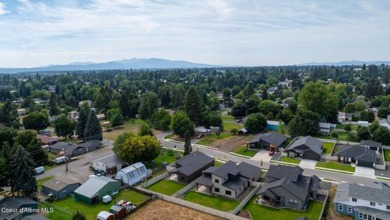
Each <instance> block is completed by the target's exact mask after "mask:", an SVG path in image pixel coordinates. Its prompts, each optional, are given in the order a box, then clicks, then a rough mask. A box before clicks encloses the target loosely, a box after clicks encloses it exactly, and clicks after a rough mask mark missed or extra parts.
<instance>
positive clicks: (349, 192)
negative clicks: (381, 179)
mask: <svg viewBox="0 0 390 220" xmlns="http://www.w3.org/2000/svg"><path fill="white" fill-rule="evenodd" d="M349 198H357V199H364V200H367V201H371V202H378V203H382V204H386V205H389V204H390V187H389V186H388V185H386V184H384V183H373V184H370V185H367V186H364V185H359V184H357V183H340V184H339V185H338V187H337V191H336V195H335V198H334V202H335V203H336V202H339V203H342V202H346V201H349Z"/></svg>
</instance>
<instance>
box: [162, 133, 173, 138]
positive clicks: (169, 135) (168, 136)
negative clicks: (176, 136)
mask: <svg viewBox="0 0 390 220" xmlns="http://www.w3.org/2000/svg"><path fill="white" fill-rule="evenodd" d="M172 137H173V134H168V135H167V136H165V137H164V139H171V138H172Z"/></svg>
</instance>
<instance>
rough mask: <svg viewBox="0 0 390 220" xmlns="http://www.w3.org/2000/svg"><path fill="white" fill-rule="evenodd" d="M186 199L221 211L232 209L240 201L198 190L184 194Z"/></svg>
mask: <svg viewBox="0 0 390 220" xmlns="http://www.w3.org/2000/svg"><path fill="white" fill-rule="evenodd" d="M184 200H186V201H189V202H193V203H197V204H199V205H203V206H207V207H210V208H213V209H218V210H221V211H230V210H233V209H235V208H236V207H237V206H238V204H239V203H238V201H235V200H230V199H226V198H223V197H220V196H211V195H206V194H203V193H198V192H194V191H191V192H188V193H186V194H185V195H184Z"/></svg>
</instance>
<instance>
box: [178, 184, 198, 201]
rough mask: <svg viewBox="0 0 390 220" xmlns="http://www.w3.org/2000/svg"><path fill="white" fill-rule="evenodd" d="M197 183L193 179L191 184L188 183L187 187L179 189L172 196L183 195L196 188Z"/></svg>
mask: <svg viewBox="0 0 390 220" xmlns="http://www.w3.org/2000/svg"><path fill="white" fill-rule="evenodd" d="M195 185H196V183H195V181H192V182H191V183H190V184H188V185H187V186H186V187H184V188H183V189H181V190H179V191H177V192H176V193H175V194H173V195H172V196H173V197H176V198H178V197H180V196H181V195H183V194H184V193H186V192H187V191H189V190H191V189H192V188H194V187H195Z"/></svg>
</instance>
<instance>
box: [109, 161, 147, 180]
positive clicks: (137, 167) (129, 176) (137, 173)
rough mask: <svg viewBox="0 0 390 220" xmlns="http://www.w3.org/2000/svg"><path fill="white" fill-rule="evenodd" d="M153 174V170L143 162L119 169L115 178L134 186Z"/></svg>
mask: <svg viewBox="0 0 390 220" xmlns="http://www.w3.org/2000/svg"><path fill="white" fill-rule="evenodd" d="M151 175H152V170H150V169H146V167H145V165H144V164H143V163H141V162H138V163H135V164H133V165H130V166H128V167H125V168H123V169H121V170H120V171H118V173H117V174H116V176H115V179H117V180H121V181H122V182H123V183H124V184H127V185H129V186H132V185H134V184H137V183H139V182H141V181H142V180H145V179H146V178H148V177H150V176H151Z"/></svg>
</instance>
